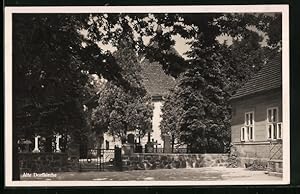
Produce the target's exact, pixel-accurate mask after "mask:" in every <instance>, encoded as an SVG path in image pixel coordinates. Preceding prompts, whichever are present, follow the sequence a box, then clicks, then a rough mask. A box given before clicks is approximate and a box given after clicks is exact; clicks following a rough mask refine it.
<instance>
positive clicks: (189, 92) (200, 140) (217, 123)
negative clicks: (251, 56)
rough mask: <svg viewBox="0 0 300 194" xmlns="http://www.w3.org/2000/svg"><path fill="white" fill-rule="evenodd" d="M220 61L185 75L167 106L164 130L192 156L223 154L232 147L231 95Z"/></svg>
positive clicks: (166, 103)
mask: <svg viewBox="0 0 300 194" xmlns="http://www.w3.org/2000/svg"><path fill="white" fill-rule="evenodd" d="M218 57H220V56H217V55H215V56H214V57H212V58H211V59H210V60H206V63H202V64H198V66H197V67H195V68H193V69H189V70H187V71H186V72H184V73H182V74H181V75H180V76H179V77H178V78H177V84H176V87H175V89H174V91H173V92H171V93H169V96H167V98H166V101H165V103H164V107H163V110H162V111H163V115H162V118H163V120H162V122H161V127H162V130H163V131H164V132H167V133H169V134H176V135H175V136H173V138H176V139H177V141H178V142H179V143H181V144H185V145H187V148H188V150H189V151H190V152H200V153H206V152H209V153H215V152H224V151H225V150H226V149H227V147H226V146H227V145H228V144H229V131H228V127H229V118H230V112H229V109H228V106H227V104H226V102H227V99H228V98H229V95H228V93H227V91H226V86H227V83H226V82H224V75H223V74H222V72H221V71H220V66H221V64H220V63H219V60H217V58H218ZM173 141H174V140H173Z"/></svg>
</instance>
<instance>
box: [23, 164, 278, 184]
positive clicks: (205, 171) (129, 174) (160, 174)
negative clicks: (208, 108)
mask: <svg viewBox="0 0 300 194" xmlns="http://www.w3.org/2000/svg"><path fill="white" fill-rule="evenodd" d="M55 175H56V177H52V178H51V177H49V176H48V177H33V176H31V177H23V176H21V180H59V181H62V180H78V181H79V180H95V181H132V180H136V181H158V180H159V181H220V180H225V181H226V180H230V181H246V180H249V181H251V180H256V181H260V180H261V181H265V180H266V181H272V180H274V181H280V180H281V178H280V177H276V176H270V175H268V174H266V173H265V171H250V170H247V169H244V168H225V167H204V168H190V169H188V168H181V169H157V170H133V171H122V172H62V173H56V174H55Z"/></svg>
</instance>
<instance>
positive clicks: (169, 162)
mask: <svg viewBox="0 0 300 194" xmlns="http://www.w3.org/2000/svg"><path fill="white" fill-rule="evenodd" d="M227 161H228V154H165V153H161V154H159V153H139V154H137V153H136V154H133V155H131V156H128V157H123V170H151V169H172V168H201V167H215V166H227V165H228V163H227Z"/></svg>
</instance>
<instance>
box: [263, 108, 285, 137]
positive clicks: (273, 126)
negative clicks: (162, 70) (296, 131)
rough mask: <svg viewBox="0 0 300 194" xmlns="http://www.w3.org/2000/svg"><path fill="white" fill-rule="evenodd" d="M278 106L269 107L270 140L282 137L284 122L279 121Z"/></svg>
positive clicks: (268, 128) (268, 127) (268, 125)
mask: <svg viewBox="0 0 300 194" xmlns="http://www.w3.org/2000/svg"><path fill="white" fill-rule="evenodd" d="M278 120H279V119H278V107H272V108H268V109H267V133H268V139H269V140H276V139H281V138H282V123H280V122H278Z"/></svg>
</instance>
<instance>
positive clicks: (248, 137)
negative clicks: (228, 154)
mask: <svg viewBox="0 0 300 194" xmlns="http://www.w3.org/2000/svg"><path fill="white" fill-rule="evenodd" d="M253 140H254V112H247V113H245V123H244V126H243V127H242V128H241V141H253Z"/></svg>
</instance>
